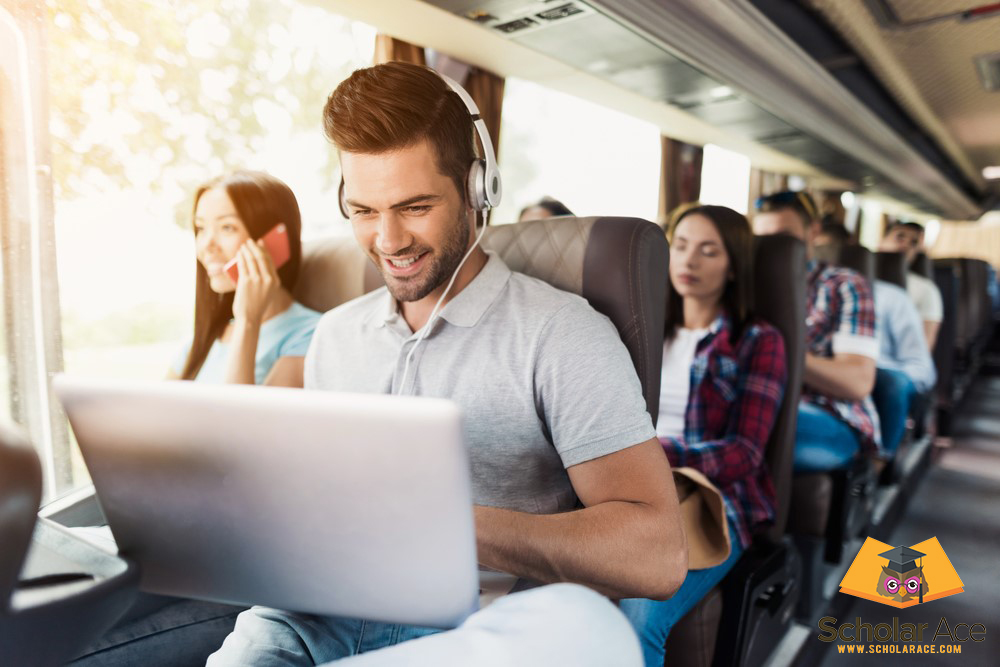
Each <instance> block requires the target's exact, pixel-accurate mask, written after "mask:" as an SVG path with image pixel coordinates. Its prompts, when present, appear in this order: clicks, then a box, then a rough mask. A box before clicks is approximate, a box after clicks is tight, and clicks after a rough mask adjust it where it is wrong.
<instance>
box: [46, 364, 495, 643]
mask: <svg viewBox="0 0 1000 667" xmlns="http://www.w3.org/2000/svg"><path fill="white" fill-rule="evenodd" d="M53 386H54V389H55V392H56V394H57V395H58V397H59V399H60V400H61V401H62V404H63V406H64V407H65V410H66V414H67V415H68V417H69V421H70V424H71V425H72V427H73V431H74V432H75V434H76V438H77V441H78V442H79V445H80V451H81V452H82V454H83V458H84V461H85V462H86V464H87V467H88V469H89V470H90V474H91V478H92V479H93V482H94V486H95V488H96V490H97V497H98V500H99V501H100V504H101V507H102V508H103V510H104V513H105V516H106V517H107V520H108V524H109V525H110V527H111V531H112V533H113V534H114V537H115V540H116V542H117V543H118V548H119V551H120V552H121V553H122V554H123V555H125V556H128V557H130V558H132V559H134V560H135V561H137V562H138V563H139V566H140V571H141V583H140V588H141V589H142V590H145V591H148V592H151V593H161V594H166V595H176V596H181V597H190V598H198V599H203V600H212V601H217V602H225V603H230V604H241V605H251V604H261V605H266V606H270V607H276V608H279V609H287V610H291V611H298V612H306V613H315V614H324V615H333V616H348V617H356V618H365V619H370V620H377V621H386V622H392V623H404V624H414V625H426V626H432V627H440V628H449V627H454V626H456V625H458V624H460V623H461V622H462V621H463V620H464V619H465V618H466V617H467V616H468V615H469V614H471V613H472V612H473V611H475V609H476V608H477V607H478V596H479V584H478V572H477V565H476V544H475V531H474V524H473V516H472V495H471V485H470V479H469V463H468V455H467V452H466V450H465V446H464V443H463V438H462V429H461V415H460V412H459V409H458V407H457V406H456V405H455V404H454V403H452V402H451V401H446V400H442V399H432V398H415V397H399V396H383V395H372V394H345V393H332V392H313V391H304V390H300V389H280V388H266V387H257V386H247V385H208V384H200V383H194V382H145V383H140V382H122V381H112V380H95V379H87V378H80V377H73V376H67V375H60V376H57V377H56V378H55V380H54V382H53Z"/></svg>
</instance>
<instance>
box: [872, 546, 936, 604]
mask: <svg viewBox="0 0 1000 667" xmlns="http://www.w3.org/2000/svg"><path fill="white" fill-rule="evenodd" d="M925 555H926V554H923V553H921V552H919V551H917V550H916V549H910V548H909V547H896V548H895V549H890V550H889V551H886V552H885V553H881V554H879V558H888V559H889V564H888V565H887V566H886V565H883V566H882V573H881V574H880V575H879V578H878V585H877V586H876V589H875V592H876V593H878V594H879V595H881V596H883V597H889V598H892V599H893V601H895V602H909V601H911V600H913V599H914V598H916V599H917V603H918V604H921V603H923V601H924V594H925V593H927V591H929V590H930V589H929V588H928V587H927V580H926V579H925V578H924V566H923V564H922V563H921V564H920V565H917V564H916V560H917V559H918V558H921V559H922V558H923V557H924V556H925Z"/></svg>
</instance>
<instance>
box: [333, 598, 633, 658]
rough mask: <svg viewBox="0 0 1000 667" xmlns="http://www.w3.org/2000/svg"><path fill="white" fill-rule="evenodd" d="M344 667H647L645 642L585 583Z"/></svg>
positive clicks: (497, 605) (501, 604) (509, 603)
mask: <svg viewBox="0 0 1000 667" xmlns="http://www.w3.org/2000/svg"><path fill="white" fill-rule="evenodd" d="M329 664H335V665H337V666H338V667H339V666H340V665H344V666H345V667H384V666H389V665H391V666H392V667H423V666H424V665H438V666H440V667H458V666H459V665H462V666H465V665H469V666H474V667H536V666H537V667H551V666H552V665H573V666H574V667H608V666H609V665H614V666H615V667H641V666H642V653H641V651H640V649H639V641H638V638H637V637H636V635H635V631H634V630H632V626H631V625H630V624H629V622H628V620H627V619H626V618H625V615H624V614H622V612H621V611H619V610H618V608H617V607H615V605H614V604H612V603H611V602H610V601H609V600H608V599H607V598H605V597H604V596H602V595H599V594H598V593H595V592H594V591H592V590H590V589H589V588H584V587H583V586H579V585H577V584H552V585H550V586H543V587H541V588H536V589H533V590H530V591H524V592H522V593H514V594H512V595H508V596H506V597H504V598H501V599H499V600H497V601H496V602H494V603H493V604H492V605H490V607H489V608H488V609H484V610H482V611H479V612H476V613H475V614H473V615H472V616H470V617H469V618H468V619H467V620H466V621H465V623H463V624H462V625H461V626H459V627H458V628H456V629H454V630H451V631H449V632H442V633H440V634H436V635H430V636H428V637H421V638H419V639H412V640H410V641H408V642H404V643H402V644H397V645H395V646H390V647H388V648H383V649H379V650H377V651H372V652H370V653H363V654H361V655H356V656H351V657H350V658H344V659H342V660H337V661H336V662H334V663H329Z"/></svg>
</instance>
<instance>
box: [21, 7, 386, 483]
mask: <svg viewBox="0 0 1000 667" xmlns="http://www.w3.org/2000/svg"><path fill="white" fill-rule="evenodd" d="M43 4H44V3H43ZM42 11H44V12H45V13H46V14H47V19H48V26H47V35H48V44H47V48H48V53H47V55H46V57H45V58H44V60H45V61H46V62H47V68H48V72H47V75H48V76H47V79H48V89H49V94H48V98H49V117H48V119H47V125H48V128H49V132H50V136H51V151H52V165H53V167H52V190H53V200H54V202H53V204H54V209H55V217H54V219H55V238H56V242H55V252H56V256H57V261H58V277H59V281H58V284H59V308H60V312H61V318H62V327H61V341H62V356H63V358H64V365H65V370H66V371H68V372H71V373H80V374H86V375H99V376H107V377H119V378H137V379H139V378H146V379H160V378H163V377H164V376H165V374H166V372H167V369H168V366H169V365H170V364H171V362H172V361H173V360H174V359H175V358H176V357H177V356H178V354H179V351H180V350H181V349H182V348H183V347H184V345H185V343H184V341H185V339H187V338H189V337H190V335H191V333H190V332H191V327H192V318H193V301H194V299H193V295H194V276H195V271H194V269H195V260H194V241H193V234H192V231H191V215H192V211H191V198H192V194H193V189H194V188H195V187H196V186H197V184H199V183H201V182H203V181H205V180H207V179H208V178H210V177H212V176H215V175H217V174H219V173H223V172H225V171H229V170H233V169H238V168H253V169H260V170H264V171H268V172H270V173H273V174H274V175H276V176H278V177H279V178H281V179H282V180H284V181H286V182H287V183H289V185H290V186H291V187H292V189H293V190H294V191H295V193H296V195H297V196H298V198H299V203H300V206H301V209H302V214H303V236H304V237H305V238H310V237H316V236H321V235H329V234H331V233H342V234H347V233H349V227H348V226H347V225H346V224H345V223H344V222H343V221H342V220H341V219H340V216H339V214H338V213H336V211H337V204H336V193H337V183H338V182H339V166H338V160H337V155H336V153H335V152H334V151H333V150H332V148H331V146H330V145H329V143H328V142H327V141H326V140H325V139H324V137H323V134H322V130H321V128H320V127H319V124H318V119H319V118H320V112H321V109H322V107H323V104H324V102H325V101H326V95H327V94H329V92H330V84H331V82H337V81H340V80H342V79H343V78H344V77H345V76H346V75H347V74H348V73H350V72H351V71H352V70H354V69H356V68H357V67H361V66H365V65H368V64H370V62H371V59H372V54H373V51H374V42H375V30H374V28H371V27H370V26H367V25H365V24H362V23H358V22H355V21H350V20H347V19H345V18H343V17H340V16H338V15H335V14H332V13H330V12H329V11H327V10H326V9H323V8H320V7H316V6H314V5H312V4H310V3H308V2H299V1H297V0H283V1H281V2H270V1H268V0H233V1H231V2H227V3H224V7H222V8H216V7H215V6H214V4H213V3H196V4H184V5H177V3H173V2H168V1H166V0H147V1H145V2H142V3H139V4H136V3H131V2H126V1H124V0H99V1H97V2H73V3H53V2H49V3H48V5H47V9H46V10H42ZM56 338H58V336H56ZM24 398H25V400H30V399H29V397H24ZM68 437H69V436H68V435H63V436H62V438H63V439H64V440H66V439H67V438H68ZM53 451H55V452H57V454H55V455H54V456H56V457H57V458H58V457H60V456H61V457H66V456H68V457H69V458H70V461H69V462H68V463H67V462H66V461H65V460H61V461H55V462H54V466H55V468H56V469H66V468H67V467H68V469H69V472H68V474H66V475H65V476H64V478H63V479H62V480H60V481H59V483H58V484H56V485H55V488H52V489H49V490H47V493H46V496H47V499H52V498H55V497H58V496H60V495H62V494H64V493H66V492H68V491H71V490H73V489H75V488H78V487H79V486H81V485H82V484H85V483H86V482H87V481H88V478H87V474H86V469H85V467H84V466H83V464H82V462H81V461H80V459H79V455H78V453H77V451H76V448H75V446H71V445H70V444H69V442H68V440H67V442H65V443H62V444H61V445H60V443H56V446H55V447H54V449H53ZM58 452H66V453H65V454H58ZM70 452H72V453H70Z"/></svg>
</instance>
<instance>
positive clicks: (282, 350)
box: [173, 301, 321, 384]
mask: <svg viewBox="0 0 1000 667" xmlns="http://www.w3.org/2000/svg"><path fill="white" fill-rule="evenodd" d="M320 316H321V313H318V312H316V311H315V310H310V309H309V308H306V307H305V306H303V305H302V304H300V303H299V302H297V301H294V302H292V305H291V306H290V307H289V308H288V310H286V311H285V312H283V313H281V314H280V315H278V316H276V317H272V318H271V319H269V320H267V321H266V322H264V323H263V324H261V326H260V335H259V336H258V337H257V357H256V361H255V364H254V382H256V383H257V384H261V383H262V382H263V381H264V378H266V377H267V374H268V373H269V372H270V371H271V367H272V366H274V362H276V361H277V360H278V358H279V357H304V356H305V355H306V351H307V350H308V349H309V342H310V341H311V340H312V335H313V331H315V330H316V323H317V322H319V318H320ZM190 349H191V341H190V340H188V341H187V343H185V345H184V347H183V348H182V349H181V351H180V354H178V356H177V358H175V359H174V363H173V369H174V372H175V373H177V374H178V375H180V373H181V371H182V370H184V362H185V361H186V360H187V355H188V351H189V350H190ZM228 357H229V344H228V343H223V342H222V341H220V340H217V341H215V343H214V344H213V345H212V348H211V349H210V350H209V351H208V356H207V357H205V363H204V364H202V367H201V370H200V371H198V376H197V377H196V378H195V381H197V382H213V383H222V382H223V378H224V377H225V374H226V361H227V359H228Z"/></svg>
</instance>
